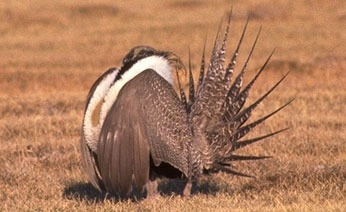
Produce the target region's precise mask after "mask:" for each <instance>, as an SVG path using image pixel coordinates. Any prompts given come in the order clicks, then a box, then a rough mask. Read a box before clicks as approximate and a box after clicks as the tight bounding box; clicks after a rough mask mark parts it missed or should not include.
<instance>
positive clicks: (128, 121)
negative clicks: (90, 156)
mask: <svg viewBox="0 0 346 212" xmlns="http://www.w3.org/2000/svg"><path fill="white" fill-rule="evenodd" d="M188 126H189V125H188V122H187V113H186V110H185V108H184V105H183V103H182V102H181V101H180V100H179V98H178V96H177V94H176V93H175V91H174V89H173V88H172V86H171V85H170V84H169V83H168V82H167V81H166V80H165V79H163V78H162V77H161V76H160V75H158V74H157V73H156V72H155V71H153V70H150V69H149V70H146V71H143V72H142V73H140V74H139V75H137V76H136V77H135V78H133V79H132V80H130V81H129V82H128V83H126V84H125V85H124V86H123V88H122V89H121V91H120V92H119V94H118V97H117V100H116V102H115V103H114V104H113V106H112V107H111V109H110V111H109V112H108V114H107V116H106V119H105V122H104V125H103V127H102V130H101V135H100V142H99V146H98V155H99V160H98V162H99V165H100V170H101V176H102V179H103V180H104V182H105V186H106V189H107V190H108V191H120V192H121V193H128V192H129V191H130V189H131V185H132V183H133V182H135V183H136V185H137V187H138V188H139V189H140V190H142V189H143V187H144V185H145V184H146V182H147V181H148V178H149V170H150V158H149V156H151V157H152V158H153V160H154V161H156V164H157V163H160V162H165V163H169V164H170V165H172V166H173V167H175V168H177V169H178V170H180V171H181V172H182V173H184V174H186V175H187V172H188V167H187V164H188V163H187V161H186V160H187V156H186V155H187V152H188V151H187V148H188V143H189V142H186V141H187V140H185V139H191V136H192V135H191V131H190V130H189V127H188Z"/></svg>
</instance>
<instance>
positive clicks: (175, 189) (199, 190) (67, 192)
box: [63, 180, 219, 203]
mask: <svg viewBox="0 0 346 212" xmlns="http://www.w3.org/2000/svg"><path fill="white" fill-rule="evenodd" d="M185 183H186V182H184V181H182V180H162V181H161V182H160V183H159V186H158V191H159V193H160V195H162V196H175V195H180V194H182V192H183V190H184V187H185ZM218 191H219V188H218V186H216V184H215V183H213V182H208V181H205V182H201V183H198V185H197V184H196V183H193V186H192V190H191V195H196V194H211V195H215V194H216V193H217V192H218ZM63 197H64V198H67V199H73V200H79V201H82V200H87V202H92V203H101V202H103V201H105V200H111V201H115V202H118V201H122V200H130V201H132V202H138V201H141V200H143V199H145V197H146V192H144V193H141V192H139V191H137V190H136V189H134V191H132V192H131V193H130V194H129V195H127V196H120V195H118V194H110V193H106V192H100V191H98V190H97V189H96V188H94V187H93V186H92V184H91V183H83V182H78V183H73V184H70V185H68V186H66V187H65V189H64V192H63Z"/></svg>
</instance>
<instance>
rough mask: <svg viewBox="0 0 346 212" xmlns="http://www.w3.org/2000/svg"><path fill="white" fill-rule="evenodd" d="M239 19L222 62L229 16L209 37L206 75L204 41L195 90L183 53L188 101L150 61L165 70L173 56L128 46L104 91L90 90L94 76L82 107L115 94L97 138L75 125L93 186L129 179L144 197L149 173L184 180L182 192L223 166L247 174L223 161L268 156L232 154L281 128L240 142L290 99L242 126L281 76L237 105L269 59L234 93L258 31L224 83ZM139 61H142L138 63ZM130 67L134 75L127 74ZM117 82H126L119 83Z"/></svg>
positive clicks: (151, 184) (112, 187)
mask: <svg viewBox="0 0 346 212" xmlns="http://www.w3.org/2000/svg"><path fill="white" fill-rule="evenodd" d="M247 24H248V22H246V24H245V27H244V30H243V33H242V35H241V38H240V40H239V44H238V45H237V47H236V50H235V52H234V55H233V56H232V58H231V60H230V62H229V63H228V64H227V65H226V64H225V55H226V43H227V35H228V32H229V29H230V19H229V20H228V24H227V27H226V30H225V33H224V37H223V39H222V42H218V41H217V39H216V41H215V44H214V48H213V52H212V54H211V59H210V64H209V66H208V69H207V72H206V74H204V71H205V70H204V66H205V59H204V55H205V53H204V52H205V50H204V49H205V45H204V49H203V55H202V61H201V68H200V76H199V80H198V83H197V88H196V89H195V86H194V79H193V75H192V70H191V59H190V56H189V95H188V97H189V100H187V99H186V95H185V93H184V91H183V90H182V88H181V85H180V80H179V77H178V86H179V91H180V98H179V96H178V94H177V93H176V92H175V90H174V89H173V87H172V83H171V82H168V81H167V79H166V78H164V75H165V73H164V72H166V71H167V70H166V69H165V68H161V66H158V65H157V64H158V62H160V64H162V66H165V65H166V63H165V61H167V64H168V66H169V67H171V68H173V69H174V67H177V66H179V67H182V66H181V62H180V61H179V59H178V57H177V56H176V55H174V54H172V53H167V52H161V51H157V50H155V49H153V48H151V47H145V46H140V47H135V48H134V49H132V50H131V51H130V52H129V54H127V55H126V57H125V58H124V60H123V66H122V67H121V68H120V69H119V73H117V75H116V77H115V80H114V82H113V83H112V86H110V88H109V91H104V92H103V93H102V92H96V91H95V88H96V87H99V86H100V85H101V84H102V83H103V82H104V81H103V80H102V79H99V80H97V81H96V83H95V84H94V85H93V88H92V89H91V91H90V93H89V95H88V100H87V107H86V111H87V110H88V109H89V108H92V107H91V106H89V104H88V103H89V102H90V98H93V96H97V95H99V96H100V95H101V96H102V97H104V98H103V99H104V100H103V101H104V103H103V102H102V100H101V103H99V104H104V105H107V104H109V99H112V98H110V97H109V96H110V95H112V94H113V93H112V92H114V95H117V96H115V97H114V102H111V107H110V108H109V110H108V111H107V114H106V116H105V118H104V120H103V119H102V117H101V119H100V120H103V122H102V127H101V129H100V130H97V128H96V129H93V131H92V132H95V133H98V134H99V139H98V140H97V141H88V140H87V139H86V138H85V136H84V135H85V132H84V131H85V130H88V127H87V126H89V125H87V123H86V122H85V123H84V127H83V134H82V142H81V145H82V158H83V165H84V167H85V169H86V172H87V174H88V176H89V179H90V181H91V183H92V184H93V185H94V186H95V187H96V188H98V189H99V190H106V191H109V192H120V193H125V194H126V193H128V192H129V191H130V190H131V188H132V185H133V183H134V184H136V187H137V188H138V189H139V190H140V191H143V189H144V188H146V189H147V191H148V195H149V196H150V195H153V194H155V192H156V190H157V189H156V187H157V182H156V179H157V178H159V177H167V178H184V179H186V180H187V182H188V183H187V186H186V188H185V190H184V194H185V195H188V194H189V193H190V189H191V182H192V181H193V180H194V179H196V178H198V177H199V176H200V175H202V174H204V173H212V172H217V171H223V172H227V173H229V174H234V175H239V176H246V177H249V175H247V174H243V173H240V172H238V171H235V170H233V169H231V167H230V163H231V162H232V161H238V160H258V159H265V158H268V157H267V156H242V155H234V154H233V152H234V151H236V150H237V149H239V148H242V147H245V146H247V145H249V144H252V143H254V142H257V141H259V140H262V139H264V138H267V137H270V136H273V135H275V134H277V133H280V132H282V131H284V130H285V129H284V130H279V131H276V132H274V133H269V134H267V135H264V136H260V137H257V138H250V139H248V140H242V141H241V140H240V139H241V138H242V137H243V136H245V135H246V134H247V133H248V132H250V131H251V129H252V128H254V127H255V126H257V125H258V124H260V123H262V122H263V121H265V120H266V119H268V118H269V117H271V116H272V115H274V114H275V113H277V112H278V111H280V110H281V109H283V108H284V107H286V106H287V105H288V104H289V103H290V102H291V101H290V102H289V103H287V104H285V105H283V106H282V107H280V108H279V109H277V110H276V111H274V112H272V113H270V114H268V115H267V116H265V117H263V118H261V119H259V120H257V121H254V122H252V123H250V124H247V125H245V126H243V125H244V124H245V123H246V121H247V120H248V118H249V117H250V116H251V112H252V111H253V110H254V109H255V108H256V106H257V105H258V104H259V103H260V102H262V101H263V100H264V99H265V98H266V97H267V96H268V95H269V94H270V93H271V92H272V91H273V90H274V89H275V88H276V87H277V86H278V85H279V84H280V83H281V82H282V81H283V79H284V78H285V77H286V76H287V74H286V75H285V76H284V77H283V78H282V79H281V80H280V81H279V82H278V83H276V84H275V85H274V86H273V87H272V88H271V89H270V90H269V91H268V92H266V93H265V94H264V95H263V96H262V97H261V98H259V99H258V100H257V101H255V102H254V103H253V104H250V106H248V107H247V108H245V109H242V108H243V106H244V104H245V101H246V99H247V97H248V95H249V91H250V89H251V87H252V85H253V84H254V83H255V81H256V79H257V78H258V77H259V75H260V74H261V73H262V72H263V70H264V68H265V66H266V64H267V63H268V61H269V59H270V58H271V56H272V54H271V55H270V56H269V57H268V59H267V61H266V62H265V63H264V65H263V66H262V68H261V69H260V70H259V72H258V74H257V75H256V76H255V77H254V78H253V80H252V81H250V83H249V84H248V85H247V86H245V88H244V89H243V90H241V88H242V83H243V75H244V73H245V70H246V66H247V63H248V62H249V59H250V57H251V55H252V52H253V51H254V48H255V45H256V43H257V40H258V36H259V33H258V35H257V37H256V39H255V42H254V44H253V47H252V49H251V51H250V54H249V56H248V59H247V60H246V62H245V64H244V66H243V68H242V69H241V71H240V72H239V74H238V76H237V77H236V79H235V80H234V82H233V84H232V83H231V78H232V76H233V72H234V68H235V64H236V59H237V56H238V53H239V49H240V46H241V43H242V41H243V38H244V35H245V31H246V27H247ZM218 34H219V33H218ZM142 61H145V62H143V63H141V62H142ZM136 64H137V66H136ZM138 64H143V65H142V66H138ZM172 64H173V65H172ZM174 64H176V65H177V66H174ZM132 72H135V74H134V75H133V76H132V75H131V73H132ZM177 76H178V75H177ZM104 77H105V75H103V78H104ZM101 78H102V77H101ZM125 79H127V81H121V80H125ZM119 83H124V84H123V85H122V86H121V87H120V88H119V90H116V92H115V91H114V89H113V87H114V88H116V86H117V85H119ZM112 89H113V90H112ZM93 104H96V103H93ZM86 114H87V113H86ZM100 116H101V115H100ZM84 119H85V120H88V119H89V117H87V116H85V118H84ZM93 142H97V149H96V150H93V149H92V148H91V146H90V144H93Z"/></svg>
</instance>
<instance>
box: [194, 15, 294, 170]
mask: <svg viewBox="0 0 346 212" xmlns="http://www.w3.org/2000/svg"><path fill="white" fill-rule="evenodd" d="M229 26H230V18H229V20H228V23H227V26H226V30H225V33H224V37H223V40H222V42H221V44H220V42H218V41H217V39H218V36H217V38H216V40H215V43H214V47H213V51H212V54H211V59H210V64H209V67H208V70H207V73H206V75H204V61H205V59H204V57H205V56H204V55H205V53H204V51H205V50H204V49H205V46H204V48H203V53H202V60H201V69H200V75H199V80H198V85H197V89H196V91H195V95H193V94H191V92H193V90H192V88H191V86H194V85H193V84H192V83H193V79H192V80H191V76H192V74H191V70H189V72H190V80H189V86H190V89H189V92H190V93H189V96H193V97H194V99H193V100H194V101H190V102H189V107H190V108H191V109H190V111H189V113H190V114H189V118H190V120H192V122H193V124H194V125H195V126H196V127H198V128H200V129H201V130H202V131H203V133H204V135H205V137H206V139H207V143H208V144H209V145H210V149H211V150H212V151H213V161H214V162H215V163H216V164H217V165H215V164H214V168H215V167H216V169H217V170H221V171H226V172H228V171H229V170H230V169H229V167H227V168H225V167H224V164H227V162H229V161H234V160H259V159H265V158H269V156H239V155H234V154H233V152H234V151H236V150H238V149H240V148H243V147H245V146H247V145H249V144H252V143H255V142H258V141H260V140H263V139H265V138H268V137H271V136H274V135H276V134H278V133H281V132H284V131H285V130H287V129H282V130H278V131H276V132H273V133H269V134H267V135H264V136H259V137H256V138H252V139H248V140H243V141H240V139H241V138H243V137H244V136H246V135H247V134H248V133H249V132H251V130H252V129H253V128H254V127H256V126H257V125H259V124H261V123H262V122H264V121H265V120H267V119H268V118H270V117H271V116H273V115H274V114H276V113H277V112H279V111H280V110H282V109H283V108H285V107H286V106H287V105H289V104H290V103H291V102H292V100H291V101H289V102H288V103H286V104H284V105H283V106H281V107H280V108H279V109H277V110H275V111H274V112H272V113H270V114H268V115H267V116H265V117H263V118H260V119H259V120H257V121H254V122H253V123H250V124H248V125H246V126H244V127H242V125H243V124H244V123H246V121H247V120H248V119H249V117H250V116H251V113H252V111H253V110H254V109H255V108H256V107H257V106H258V104H260V103H261V102H262V101H263V100H264V99H265V98H266V97H267V96H268V95H269V94H270V93H271V92H272V91H274V90H275V88H276V87H277V86H278V85H279V84H280V83H281V82H282V81H283V80H284V79H285V78H286V76H287V74H288V73H287V74H285V76H283V77H282V78H281V79H280V80H279V81H278V82H277V83H276V84H275V85H274V86H273V87H272V88H271V89H270V90H269V91H268V92H266V93H265V94H264V95H263V96H262V97H260V98H259V99H258V100H257V101H255V102H254V103H253V104H251V105H250V106H248V107H247V108H245V109H243V110H242V108H243V106H244V105H245V103H246V99H247V98H248V96H249V93H250V90H251V88H252V86H253V85H254V83H255V82H256V80H257V79H258V77H259V76H260V75H261V73H262V72H263V70H264V69H265V67H266V65H267V64H268V62H269V61H270V59H271V57H272V55H273V53H274V51H273V52H272V53H271V54H270V55H269V57H268V58H267V60H266V61H265V63H264V64H263V66H262V67H261V68H260V70H259V71H258V73H257V74H256V75H255V77H254V78H253V79H252V80H251V81H250V83H249V84H247V85H246V86H245V88H244V89H243V90H242V86H243V78H244V75H245V71H246V68H247V65H248V62H249V60H250V58H251V56H252V54H253V52H254V49H255V46H256V44H257V41H258V38H259V35H260V33H261V28H260V29H259V31H258V34H257V36H256V38H255V40H254V43H253V45H252V48H251V50H250V52H249V55H248V57H247V59H246V61H245V63H244V65H243V66H242V68H241V70H240V72H239V74H238V75H237V77H236V78H235V80H234V82H233V83H231V80H232V76H233V72H234V69H235V65H236V61H237V57H238V55H239V51H240V47H241V44H242V42H243V39H244V37H245V33H246V29H247V26H248V20H247V22H246V23H245V26H244V29H243V32H242V34H241V37H240V39H239V42H238V45H237V46H236V49H235V51H234V53H233V56H232V57H231V60H230V61H229V63H228V65H227V68H225V55H226V42H227V37H228V33H229ZM219 31H220V29H219ZM219 31H218V34H219ZM189 60H190V59H189ZM222 164H223V165H222ZM221 167H223V168H221ZM225 169H227V170H228V171H227V170H225ZM229 173H230V172H229ZM233 174H237V175H242V176H243V175H245V174H242V173H238V172H234V173H233ZM246 176H247V175H246Z"/></svg>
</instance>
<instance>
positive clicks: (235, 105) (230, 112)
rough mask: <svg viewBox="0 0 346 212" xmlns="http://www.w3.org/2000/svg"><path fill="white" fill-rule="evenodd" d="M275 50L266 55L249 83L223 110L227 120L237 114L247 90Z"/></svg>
mask: <svg viewBox="0 0 346 212" xmlns="http://www.w3.org/2000/svg"><path fill="white" fill-rule="evenodd" d="M274 52H275V49H274V50H273V51H272V53H271V54H270V55H269V56H268V58H267V60H266V61H265V63H264V64H263V65H262V67H261V69H260V70H259V71H258V73H257V74H256V76H255V77H254V78H253V79H252V80H251V82H249V84H248V85H247V86H246V87H245V88H244V89H243V90H242V91H241V92H240V94H239V95H238V96H237V97H236V98H234V100H233V102H232V103H231V104H230V105H229V107H228V108H227V111H226V112H225V115H227V118H228V120H230V119H231V120H234V119H235V118H233V119H232V116H233V117H234V116H235V114H238V113H239V111H240V109H241V108H242V107H243V106H244V104H245V102H246V99H247V97H248V95H249V91H250V89H251V87H252V86H253V84H254V83H255V81H256V80H257V78H258V77H259V76H260V75H261V73H262V72H263V70H264V69H265V67H266V66H267V64H268V62H269V61H270V59H271V57H272V56H273V54H274Z"/></svg>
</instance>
